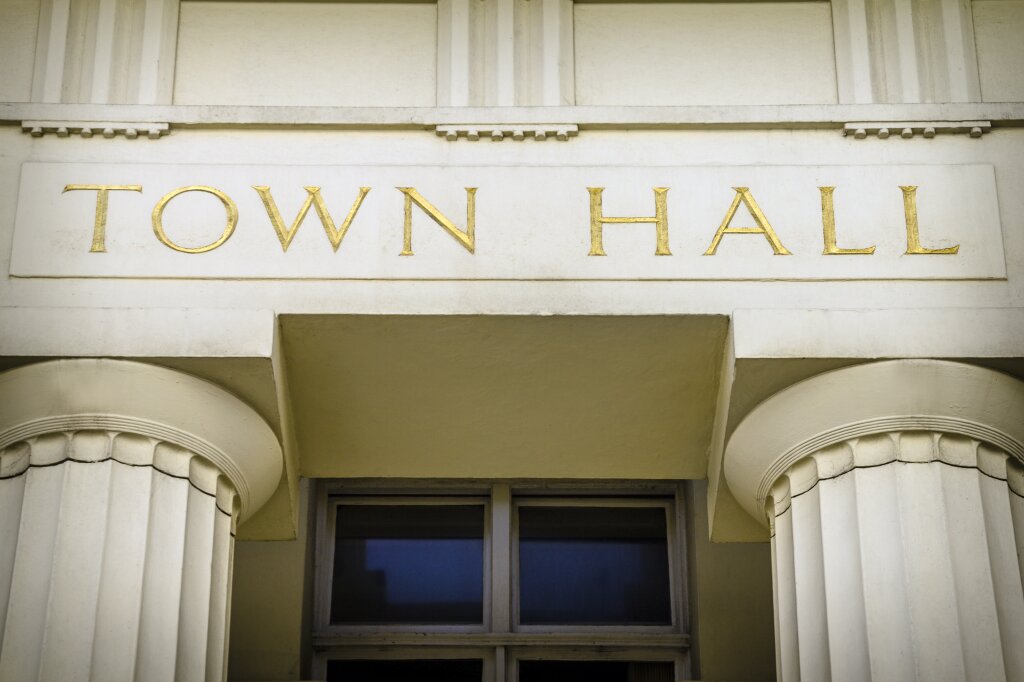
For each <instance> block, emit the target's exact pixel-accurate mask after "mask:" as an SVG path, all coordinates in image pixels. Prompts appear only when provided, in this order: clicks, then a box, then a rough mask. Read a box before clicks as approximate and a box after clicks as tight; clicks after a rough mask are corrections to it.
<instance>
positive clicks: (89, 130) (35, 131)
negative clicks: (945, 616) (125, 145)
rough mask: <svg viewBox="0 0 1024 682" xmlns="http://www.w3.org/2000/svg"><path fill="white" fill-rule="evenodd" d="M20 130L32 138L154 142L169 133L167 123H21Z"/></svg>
mask: <svg viewBox="0 0 1024 682" xmlns="http://www.w3.org/2000/svg"><path fill="white" fill-rule="evenodd" d="M21 129H22V131H24V132H26V133H29V134H30V135H31V136H32V137H42V136H43V135H45V134H46V133H55V134H56V135H57V137H69V136H70V135H81V136H82V137H92V136H93V135H102V136H103V137H105V138H107V139H110V138H113V137H116V136H117V135H124V136H125V137H126V138H128V139H129V140H134V139H135V138H137V137H139V136H145V137H148V138H149V139H151V140H156V139H159V138H161V137H163V136H164V135H167V134H168V133H170V132H171V127H170V125H169V124H167V123H137V122H126V121H117V122H115V121H22V123H21Z"/></svg>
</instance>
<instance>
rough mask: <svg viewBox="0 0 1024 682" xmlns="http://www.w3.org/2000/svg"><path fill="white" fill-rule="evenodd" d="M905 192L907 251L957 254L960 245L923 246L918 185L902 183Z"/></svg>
mask: <svg viewBox="0 0 1024 682" xmlns="http://www.w3.org/2000/svg"><path fill="white" fill-rule="evenodd" d="M900 190H901V191H902V192H903V215H904V217H905V218H906V221H907V253H906V254H905V255H912V254H955V253H956V252H957V251H959V250H960V245H959V244H957V245H956V246H949V247H947V248H944V249H926V248H924V247H923V246H921V231H920V228H919V226H918V223H917V185H900Z"/></svg>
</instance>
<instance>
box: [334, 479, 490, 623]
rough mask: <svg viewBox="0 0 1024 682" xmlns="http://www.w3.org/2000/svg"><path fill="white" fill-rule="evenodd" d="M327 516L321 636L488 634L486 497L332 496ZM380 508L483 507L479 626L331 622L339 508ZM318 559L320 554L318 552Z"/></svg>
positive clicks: (487, 515)
mask: <svg viewBox="0 0 1024 682" xmlns="http://www.w3.org/2000/svg"><path fill="white" fill-rule="evenodd" d="M332 498H333V499H332ZM325 502H326V507H325V510H324V514H323V515H322V516H318V518H317V524H318V525H319V524H320V522H321V521H323V522H324V528H323V532H322V533H319V532H318V536H319V537H318V539H319V540H320V541H321V543H322V544H318V547H323V549H324V553H325V556H328V557H330V561H318V563H317V572H318V576H317V585H318V587H319V588H320V591H319V592H318V596H317V599H316V600H315V606H314V618H315V620H314V623H315V629H316V631H317V632H318V633H320V634H338V635H344V634H360V633H387V632H465V633H469V632H487V624H488V623H489V622H490V618H491V613H490V610H491V604H490V599H489V595H490V593H491V583H490V579H491V539H490V533H489V529H490V527H491V525H492V524H491V502H490V499H489V498H488V497H486V496H474V495H467V496H449V495H424V496H415V495H413V496H408V495H386V494H383V495H362V494H358V495H344V494H343V495H332V496H329V497H328V498H327V499H326V500H325ZM355 505H365V506H377V507H401V506H410V507H411V506H425V505H431V506H433V505H436V506H474V507H475V506H482V507H483V508H484V527H483V529H482V530H483V571H484V575H483V594H482V595H481V596H480V598H481V602H482V611H481V620H480V624H479V625H477V624H468V623H467V624H462V623H458V624H454V623H446V624H434V623H345V624H337V623H331V597H332V588H333V584H334V541H335V530H336V522H337V518H338V507H341V506H355ZM317 556H318V559H319V556H320V554H319V552H318V553H317Z"/></svg>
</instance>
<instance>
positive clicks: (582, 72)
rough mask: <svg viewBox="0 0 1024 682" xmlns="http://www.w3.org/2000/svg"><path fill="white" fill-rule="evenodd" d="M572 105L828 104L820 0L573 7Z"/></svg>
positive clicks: (828, 60)
mask: <svg viewBox="0 0 1024 682" xmlns="http://www.w3.org/2000/svg"><path fill="white" fill-rule="evenodd" d="M575 50H576V103H577V104H614V105H645V104H646V105H688V104H829V103H834V102H836V69H835V54H834V48H833V42H832V19H831V14H830V11H829V5H828V3H825V2H763V3H723V2H714V3H703V2H701V3H676V2H664V3H661V2H659V3H594V4H589V3H577V4H576V6H575Z"/></svg>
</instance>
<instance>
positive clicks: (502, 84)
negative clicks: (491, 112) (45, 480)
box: [494, 0, 516, 107]
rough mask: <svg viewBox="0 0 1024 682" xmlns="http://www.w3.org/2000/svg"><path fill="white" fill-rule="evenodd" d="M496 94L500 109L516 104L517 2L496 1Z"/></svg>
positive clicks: (512, 0)
mask: <svg viewBox="0 0 1024 682" xmlns="http://www.w3.org/2000/svg"><path fill="white" fill-rule="evenodd" d="M495 2H496V3H497V8H496V17H495V39H494V50H495V52H496V54H495V59H494V62H495V73H494V80H495V88H494V89H495V92H496V101H495V102H494V104H496V105H497V106H499V107H511V106H514V105H515V104H516V63H515V59H516V35H515V31H516V19H515V10H516V2H515V0H495Z"/></svg>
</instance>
